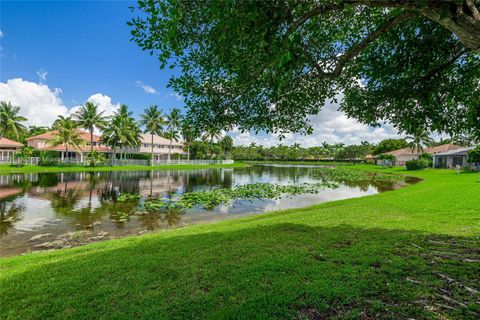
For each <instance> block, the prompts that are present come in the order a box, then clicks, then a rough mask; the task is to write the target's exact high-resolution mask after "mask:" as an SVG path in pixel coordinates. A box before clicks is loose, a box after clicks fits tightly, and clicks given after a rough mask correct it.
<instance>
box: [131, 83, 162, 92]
mask: <svg viewBox="0 0 480 320" xmlns="http://www.w3.org/2000/svg"><path fill="white" fill-rule="evenodd" d="M135 85H136V86H137V87H139V88H142V89H143V91H144V92H145V93H147V94H158V92H157V90H155V88H154V87H152V86H149V85H148V84H145V83H143V82H142V81H135Z"/></svg>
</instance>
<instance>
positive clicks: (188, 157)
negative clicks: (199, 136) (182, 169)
mask: <svg viewBox="0 0 480 320" xmlns="http://www.w3.org/2000/svg"><path fill="white" fill-rule="evenodd" d="M187 160H188V161H190V145H189V144H188V145H187Z"/></svg>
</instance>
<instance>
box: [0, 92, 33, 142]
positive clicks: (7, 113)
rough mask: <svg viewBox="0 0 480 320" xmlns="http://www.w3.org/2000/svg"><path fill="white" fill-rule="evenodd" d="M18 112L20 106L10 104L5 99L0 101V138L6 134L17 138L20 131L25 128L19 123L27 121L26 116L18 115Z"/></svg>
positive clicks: (23, 130)
mask: <svg viewBox="0 0 480 320" xmlns="http://www.w3.org/2000/svg"><path fill="white" fill-rule="evenodd" d="M19 112H20V107H16V106H12V104H11V103H10V102H7V101H0V139H1V138H2V137H5V136H7V137H12V138H13V139H17V140H18V139H19V138H20V133H22V132H25V131H26V130H27V128H26V127H25V126H24V125H23V124H22V123H21V122H24V121H27V118H25V117H22V116H19V115H18V113H19Z"/></svg>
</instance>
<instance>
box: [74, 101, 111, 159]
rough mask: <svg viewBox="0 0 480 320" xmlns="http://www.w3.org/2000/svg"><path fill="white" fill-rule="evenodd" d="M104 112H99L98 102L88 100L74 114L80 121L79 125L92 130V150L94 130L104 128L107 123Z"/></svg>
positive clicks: (91, 147)
mask: <svg viewBox="0 0 480 320" xmlns="http://www.w3.org/2000/svg"><path fill="white" fill-rule="evenodd" d="M103 112H104V111H102V112H98V106H97V105H96V104H93V103H92V102H87V103H85V105H84V106H82V107H81V108H80V110H78V111H77V112H76V113H75V114H74V115H73V116H74V118H75V119H76V120H77V122H78V126H79V127H80V128H84V129H85V130H88V132H90V152H93V130H94V129H95V128H97V129H103V128H105V126H106V125H107V121H106V119H105V117H104V116H103Z"/></svg>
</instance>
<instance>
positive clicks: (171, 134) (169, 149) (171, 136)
mask: <svg viewBox="0 0 480 320" xmlns="http://www.w3.org/2000/svg"><path fill="white" fill-rule="evenodd" d="M172 138H173V130H170V146H169V147H168V163H170V154H171V153H172Z"/></svg>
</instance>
